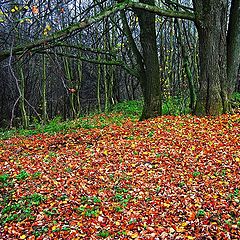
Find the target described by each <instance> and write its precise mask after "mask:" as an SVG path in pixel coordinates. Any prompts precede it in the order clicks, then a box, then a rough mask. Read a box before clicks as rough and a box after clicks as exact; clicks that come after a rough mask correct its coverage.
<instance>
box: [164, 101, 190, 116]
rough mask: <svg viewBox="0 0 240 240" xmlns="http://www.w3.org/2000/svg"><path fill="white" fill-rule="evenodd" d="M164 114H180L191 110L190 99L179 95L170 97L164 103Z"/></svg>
mask: <svg viewBox="0 0 240 240" xmlns="http://www.w3.org/2000/svg"><path fill="white" fill-rule="evenodd" d="M162 112H163V115H173V116H178V115H182V114H188V113H190V112H191V109H190V108H189V100H188V99H184V98H179V97H169V98H167V99H166V100H165V101H164V103H163V109H162Z"/></svg>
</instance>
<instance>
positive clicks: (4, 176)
mask: <svg viewBox="0 0 240 240" xmlns="http://www.w3.org/2000/svg"><path fill="white" fill-rule="evenodd" d="M8 178H9V175H8V174H6V173H4V174H1V175H0V182H2V183H6V182H7V180H8Z"/></svg>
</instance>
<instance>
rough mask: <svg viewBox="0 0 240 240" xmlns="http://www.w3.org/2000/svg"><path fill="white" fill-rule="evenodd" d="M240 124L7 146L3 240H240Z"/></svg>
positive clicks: (235, 119)
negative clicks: (103, 239)
mask: <svg viewBox="0 0 240 240" xmlns="http://www.w3.org/2000/svg"><path fill="white" fill-rule="evenodd" d="M239 129H240V114H234V115H222V116H220V117H217V118H213V117H209V118H197V117H193V116H190V115H187V116H177V117H174V116H164V117H159V118H155V119H152V120H149V121H143V122H136V121H131V120H127V119H126V121H125V122H124V123H123V124H122V125H121V126H118V125H116V124H109V125H108V126H105V127H103V128H95V129H78V130H76V132H72V133H67V134H61V133H58V134H55V135H52V136H50V135H47V134H38V135H34V136H31V137H24V136H22V137H15V138H11V139H8V140H2V141H0V187H1V188H0V239H102V238H105V239H155V240H157V239H239V236H240V216H239V214H240V186H239V183H240V174H239V172H240V165H239V164H240V130H239Z"/></svg>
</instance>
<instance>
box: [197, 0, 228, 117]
mask: <svg viewBox="0 0 240 240" xmlns="http://www.w3.org/2000/svg"><path fill="white" fill-rule="evenodd" d="M194 8H195V13H196V18H197V19H196V26H197V29H198V34H199V54H200V56H199V57H200V76H199V78H200V79H199V80H200V89H199V92H198V96H197V102H196V109H195V114H196V115H200V116H201V115H220V114H222V113H223V112H225V111H226V110H227V108H228V107H227V104H228V103H227V96H226V88H227V61H226V55H227V50H226V25H227V18H226V16H227V0H209V1H204V0H194Z"/></svg>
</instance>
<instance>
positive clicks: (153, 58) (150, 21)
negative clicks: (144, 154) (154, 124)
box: [135, 0, 162, 120]
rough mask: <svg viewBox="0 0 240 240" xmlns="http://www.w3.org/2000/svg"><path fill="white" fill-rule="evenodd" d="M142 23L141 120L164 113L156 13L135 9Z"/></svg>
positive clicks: (147, 1)
mask: <svg viewBox="0 0 240 240" xmlns="http://www.w3.org/2000/svg"><path fill="white" fill-rule="evenodd" d="M140 2H141V3H147V4H149V5H154V0H141V1H140ZM135 11H136V13H137V16H138V19H139V25H140V41H141V46H142V55H143V63H144V70H145V77H144V78H142V79H141V86H142V91H143V97H144V106H143V112H142V116H141V118H140V120H144V119H148V118H152V117H156V116H159V115H162V94H161V84H160V74H159V61H158V54H157V43H156V29H155V14H154V13H151V12H146V11H144V10H135Z"/></svg>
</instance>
